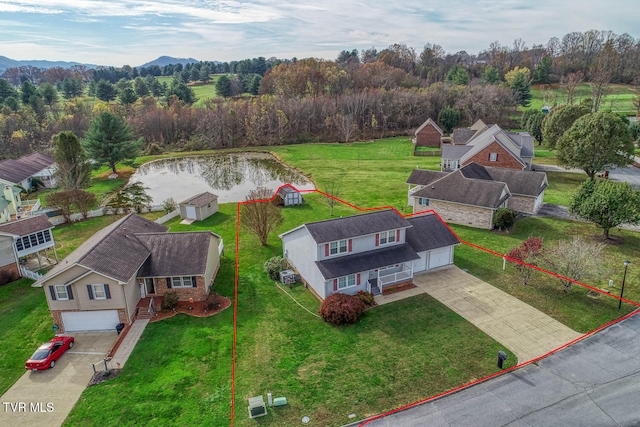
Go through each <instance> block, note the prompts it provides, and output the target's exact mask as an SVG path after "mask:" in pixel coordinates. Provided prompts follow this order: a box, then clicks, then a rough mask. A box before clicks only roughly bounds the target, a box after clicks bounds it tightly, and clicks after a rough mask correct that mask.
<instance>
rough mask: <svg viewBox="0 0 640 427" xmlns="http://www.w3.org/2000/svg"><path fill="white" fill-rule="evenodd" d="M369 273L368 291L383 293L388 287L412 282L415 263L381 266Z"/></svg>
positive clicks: (375, 293) (376, 293) (377, 293)
mask: <svg viewBox="0 0 640 427" xmlns="http://www.w3.org/2000/svg"><path fill="white" fill-rule="evenodd" d="M368 274H369V278H368V280H367V292H371V293H372V294H373V295H381V294H383V293H384V292H385V290H386V289H388V288H391V287H393V286H397V285H399V284H404V283H410V282H411V279H412V278H413V263H412V262H403V263H402V264H395V265H390V266H387V267H381V268H378V269H376V270H371V271H369V273H368Z"/></svg>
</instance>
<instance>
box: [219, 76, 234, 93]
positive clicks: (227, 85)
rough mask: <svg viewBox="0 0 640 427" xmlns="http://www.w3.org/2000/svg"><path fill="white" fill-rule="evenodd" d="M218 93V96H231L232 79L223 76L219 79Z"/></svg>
mask: <svg viewBox="0 0 640 427" xmlns="http://www.w3.org/2000/svg"><path fill="white" fill-rule="evenodd" d="M216 93H217V94H218V96H223V97H225V98H227V97H229V96H231V79H229V77H227V76H226V75H222V76H220V77H219V78H218V81H217V82H216Z"/></svg>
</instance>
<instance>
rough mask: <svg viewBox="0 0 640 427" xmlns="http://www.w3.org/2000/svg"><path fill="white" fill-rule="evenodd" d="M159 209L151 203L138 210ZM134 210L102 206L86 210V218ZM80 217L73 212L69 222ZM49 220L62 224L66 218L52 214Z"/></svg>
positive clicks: (159, 209) (154, 210) (160, 208)
mask: <svg viewBox="0 0 640 427" xmlns="http://www.w3.org/2000/svg"><path fill="white" fill-rule="evenodd" d="M161 210H162V206H161V205H153V206H145V207H143V208H142V209H141V210H140V212H141V213H145V212H158V211H161ZM136 212H137V211H136V210H135V208H111V207H104V208H100V209H96V210H94V211H89V212H87V218H95V217H98V216H103V215H118V214H128V213H136ZM178 213H179V212H178ZM165 216H166V215H165ZM163 218H164V217H163ZM82 219H84V216H83V215H82V214H81V213H74V214H71V217H70V222H76V221H80V220H82ZM49 222H50V223H51V224H53V225H60V224H64V223H65V222H66V220H65V219H64V217H63V216H62V215H58V216H54V217H52V218H49Z"/></svg>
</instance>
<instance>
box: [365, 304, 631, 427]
mask: <svg viewBox="0 0 640 427" xmlns="http://www.w3.org/2000/svg"><path fill="white" fill-rule="evenodd" d="M367 426H368V427H374V426H375V427H381V426H385V427H389V426H394V427H409V426H430V427H431V426H434V427H437V426H447V427H455V426H474V427H481V426H488V427H489V426H490V427H497V426H509V427H524V426H527V427H530V426H563V427H571V426H576V427H577V426H580V427H589V426H594V427H607V426H640V314H637V315H635V316H632V317H630V318H628V319H626V320H623V321H622V322H620V323H618V324H616V325H613V326H610V327H609V328H607V329H605V330H603V331H600V332H598V333H597V334H595V335H593V336H591V337H589V338H586V339H584V340H582V341H580V342H578V343H576V344H574V345H572V346H570V347H568V348H566V349H564V350H561V351H559V352H558V353H555V354H552V355H551V356H548V357H547V358H545V359H542V360H541V361H539V362H538V363H537V364H531V365H527V366H525V367H524V368H521V369H519V370H516V371H513V372H511V373H508V374H505V375H502V376H500V377H498V378H495V379H492V380H489V381H486V382H484V383H482V384H479V385H476V386H473V387H471V388H469V389H466V390H463V391H461V392H459V393H456V394H453V395H450V396H447V397H443V398H441V399H438V400H435V401H433V402H429V403H426V404H423V405H420V406H417V407H414V408H411V409H407V410H405V411H402V412H398V413H396V414H393V415H389V416H387V417H385V418H382V419H378V420H375V421H372V422H370V423H368V424H367Z"/></svg>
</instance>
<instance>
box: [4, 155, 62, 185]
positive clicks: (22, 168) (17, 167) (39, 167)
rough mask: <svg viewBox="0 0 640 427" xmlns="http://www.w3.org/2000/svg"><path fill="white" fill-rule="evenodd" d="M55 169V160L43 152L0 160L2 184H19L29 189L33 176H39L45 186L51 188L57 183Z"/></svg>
mask: <svg viewBox="0 0 640 427" xmlns="http://www.w3.org/2000/svg"><path fill="white" fill-rule="evenodd" d="M55 171H56V165H55V162H54V161H53V159H52V158H51V157H49V156H47V155H46V154H43V153H33V154H29V155H28V156H24V157H21V158H19V159H7V160H3V161H1V162H0V184H7V185H19V186H21V187H22V188H24V189H25V190H29V189H30V188H31V182H32V180H33V178H38V179H39V180H40V181H41V182H42V184H43V185H44V186H45V187H47V188H51V187H55V185H56V180H55V177H54V174H55Z"/></svg>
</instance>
